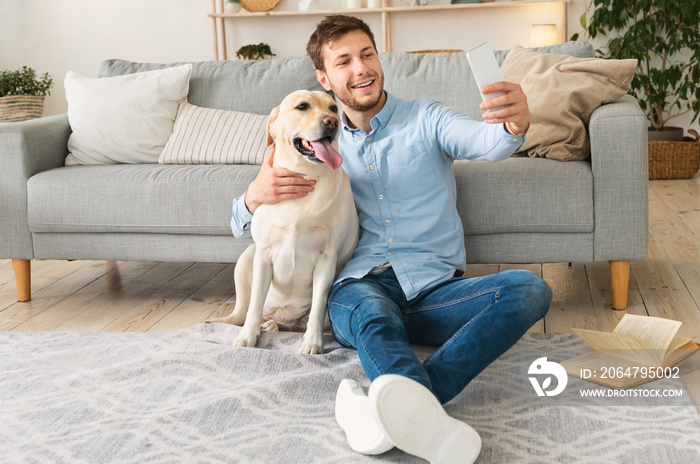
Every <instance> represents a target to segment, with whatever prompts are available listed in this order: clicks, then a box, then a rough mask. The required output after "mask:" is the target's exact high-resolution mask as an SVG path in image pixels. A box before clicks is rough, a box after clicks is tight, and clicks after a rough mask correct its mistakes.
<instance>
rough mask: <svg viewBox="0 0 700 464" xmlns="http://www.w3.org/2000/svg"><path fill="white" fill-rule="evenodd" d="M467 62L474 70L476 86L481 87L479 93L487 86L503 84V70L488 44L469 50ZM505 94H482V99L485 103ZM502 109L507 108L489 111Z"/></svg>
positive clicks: (499, 107)
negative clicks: (496, 83)
mask: <svg viewBox="0 0 700 464" xmlns="http://www.w3.org/2000/svg"><path fill="white" fill-rule="evenodd" d="M467 60H468V61H469V66H471V68H472V73H473V74H474V79H476V85H478V86H479V93H481V88H482V87H484V86H485V85H489V84H493V83H495V82H501V81H502V80H503V75H502V74H501V69H500V68H499V67H498V62H497V61H496V55H494V54H493V49H492V48H491V45H490V44H489V43H488V42H486V43H483V44H481V45H479V46H478V47H476V48H473V49H471V50H469V51H468V52H467ZM505 94H506V93H505V92H503V91H498V92H491V93H487V94H483V93H482V94H481V99H482V100H483V101H486V100H492V99H494V98H496V97H500V96H501V95H505ZM501 108H505V106H497V107H495V108H491V109H490V110H489V111H494V110H499V109H501Z"/></svg>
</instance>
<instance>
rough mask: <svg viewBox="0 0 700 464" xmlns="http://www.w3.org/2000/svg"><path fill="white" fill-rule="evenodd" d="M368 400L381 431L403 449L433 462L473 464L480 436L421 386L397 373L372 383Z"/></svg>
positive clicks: (381, 377)
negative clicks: (448, 412) (449, 413)
mask: <svg viewBox="0 0 700 464" xmlns="http://www.w3.org/2000/svg"><path fill="white" fill-rule="evenodd" d="M369 399H370V403H371V405H372V408H373V410H374V413H375V415H376V418H377V421H378V422H379V423H380V425H381V427H382V428H383V429H384V432H385V433H386V435H387V436H388V438H389V440H391V441H392V442H393V443H394V445H395V446H396V447H397V448H399V449H400V450H402V451H405V452H407V453H409V454H412V455H414V456H418V457H421V458H423V459H426V460H428V461H430V462H431V463H433V464H464V463H469V464H471V463H473V462H474V461H475V460H476V458H477V457H478V456H479V452H480V451H481V437H479V434H478V433H477V432H476V431H475V430H474V429H473V428H471V427H470V426H469V425H467V424H465V423H464V422H461V421H458V420H456V419H453V418H452V417H450V416H449V415H448V414H447V413H446V412H445V410H444V409H443V407H442V405H441V404H440V402H439V401H438V400H437V398H436V397H435V395H433V393H432V392H431V391H430V390H428V389H427V388H425V387H424V386H423V385H421V384H419V383H418V382H415V381H413V380H411V379H408V378H406V377H402V376H398V375H383V376H380V377H378V378H377V379H375V381H374V382H372V386H371V387H370V389H369Z"/></svg>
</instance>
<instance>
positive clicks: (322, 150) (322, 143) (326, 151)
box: [310, 139, 343, 169]
mask: <svg viewBox="0 0 700 464" xmlns="http://www.w3.org/2000/svg"><path fill="white" fill-rule="evenodd" d="M310 143H311V146H312V147H314V154H315V155H316V158H318V159H320V160H321V161H323V162H324V163H326V164H327V165H329V166H330V167H332V168H333V169H338V168H339V167H340V165H341V164H343V158H342V157H341V156H340V153H338V152H337V151H336V150H335V148H333V146H332V145H331V144H330V142H328V140H326V139H322V140H318V141H316V142H310Z"/></svg>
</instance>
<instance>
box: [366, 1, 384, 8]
mask: <svg viewBox="0 0 700 464" xmlns="http://www.w3.org/2000/svg"><path fill="white" fill-rule="evenodd" d="M381 7H382V0H367V8H381Z"/></svg>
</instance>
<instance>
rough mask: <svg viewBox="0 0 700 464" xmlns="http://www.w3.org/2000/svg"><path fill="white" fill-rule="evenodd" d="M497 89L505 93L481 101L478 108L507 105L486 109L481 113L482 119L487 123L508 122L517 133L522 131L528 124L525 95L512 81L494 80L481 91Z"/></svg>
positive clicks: (528, 110)
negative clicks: (494, 109)
mask: <svg viewBox="0 0 700 464" xmlns="http://www.w3.org/2000/svg"><path fill="white" fill-rule="evenodd" d="M499 90H500V91H503V92H506V94H505V95H502V96H500V97H497V98H494V99H492V100H487V101H485V102H483V103H481V105H479V108H481V109H482V110H488V109H491V108H495V107H497V106H501V105H508V106H507V107H506V108H502V109H500V110H497V111H487V112H486V113H484V114H483V117H484V121H486V122H487V123H488V124H499V123H505V122H509V123H510V125H511V127H512V128H513V129H514V130H515V131H516V132H517V133H524V132H525V131H526V130H527V127H528V124H530V109H529V107H528V106H527V97H526V96H525V94H524V93H523V89H522V87H520V85H519V84H514V83H512V82H496V83H494V84H491V85H485V86H484V87H482V88H481V92H482V93H484V94H487V93H491V92H497V91H499Z"/></svg>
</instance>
